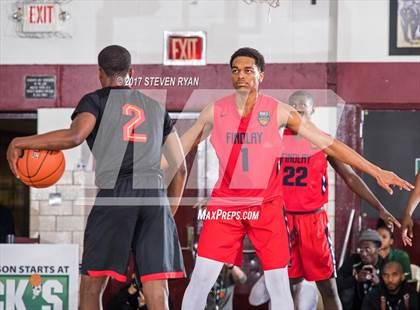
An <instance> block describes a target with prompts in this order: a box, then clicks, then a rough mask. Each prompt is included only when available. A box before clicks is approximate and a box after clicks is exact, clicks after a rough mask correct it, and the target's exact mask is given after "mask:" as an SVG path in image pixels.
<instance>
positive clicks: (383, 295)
mask: <svg viewBox="0 0 420 310" xmlns="http://www.w3.org/2000/svg"><path fill="white" fill-rule="evenodd" d="M382 278H383V283H381V284H380V285H378V286H376V287H375V288H373V289H372V290H371V291H370V292H369V293H368V294H367V295H366V296H365V298H364V300H363V305H362V310H383V309H384V310H385V309H386V310H417V309H419V304H418V296H417V292H416V291H415V290H414V289H413V288H411V287H409V286H408V285H407V283H406V281H405V275H404V270H403V267H402V265H401V264H400V263H399V262H396V261H388V262H386V263H385V266H384V269H383V272H382Z"/></svg>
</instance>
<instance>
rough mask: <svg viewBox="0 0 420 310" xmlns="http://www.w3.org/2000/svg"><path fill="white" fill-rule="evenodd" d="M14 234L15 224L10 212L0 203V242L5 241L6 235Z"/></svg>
mask: <svg viewBox="0 0 420 310" xmlns="http://www.w3.org/2000/svg"><path fill="white" fill-rule="evenodd" d="M14 234H15V224H14V222H13V215H12V212H11V211H10V210H9V209H8V208H6V207H3V206H2V205H0V243H6V242H7V240H6V239H7V235H14Z"/></svg>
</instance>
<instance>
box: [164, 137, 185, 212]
mask: <svg viewBox="0 0 420 310" xmlns="http://www.w3.org/2000/svg"><path fill="white" fill-rule="evenodd" d="M162 152H163V155H164V157H165V159H166V161H167V163H168V166H167V170H166V173H168V174H169V176H170V177H171V183H170V184H169V186H168V191H167V192H168V198H169V200H170V205H171V210H172V215H175V212H176V210H177V209H178V206H179V203H180V202H181V197H182V193H183V192H184V187H185V181H186V179H187V166H186V164H185V156H184V151H183V150H182V146H181V142H180V140H179V137H178V134H177V133H176V131H174V132H172V133H170V134H169V135H167V136H166V139H165V143H164V145H163V148H162ZM172 176H173V177H172Z"/></svg>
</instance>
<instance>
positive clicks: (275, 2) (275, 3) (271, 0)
mask: <svg viewBox="0 0 420 310" xmlns="http://www.w3.org/2000/svg"><path fill="white" fill-rule="evenodd" d="M242 1H243V2H245V3H246V4H251V3H265V4H268V5H269V6H270V7H272V8H277V7H279V6H280V0H242Z"/></svg>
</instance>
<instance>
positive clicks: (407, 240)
mask: <svg viewBox="0 0 420 310" xmlns="http://www.w3.org/2000/svg"><path fill="white" fill-rule="evenodd" d="M415 185H416V188H415V189H414V191H413V192H412V193H410V197H408V202H407V207H406V208H405V211H404V215H403V220H402V227H401V238H402V241H403V243H404V245H409V246H412V245H413V243H412V239H413V219H412V218H411V217H412V215H413V212H414V210H416V208H417V206H418V204H419V203H420V171H419V172H418V173H417V175H416V184H415Z"/></svg>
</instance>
